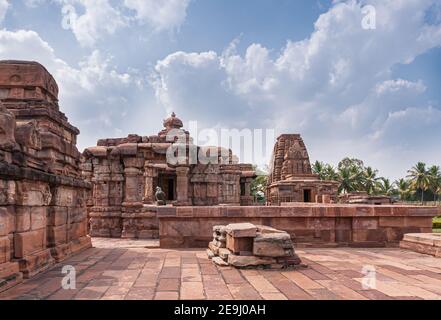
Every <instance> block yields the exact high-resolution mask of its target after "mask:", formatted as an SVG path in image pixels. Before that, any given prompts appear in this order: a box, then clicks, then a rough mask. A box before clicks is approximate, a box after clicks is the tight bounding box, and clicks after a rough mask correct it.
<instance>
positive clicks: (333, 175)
mask: <svg viewBox="0 0 441 320" xmlns="http://www.w3.org/2000/svg"><path fill="white" fill-rule="evenodd" d="M323 172H324V176H325V177H326V180H331V181H337V180H338V173H337V171H336V170H335V168H334V167H333V166H331V165H330V164H327V165H326V166H325V168H324V170H323Z"/></svg>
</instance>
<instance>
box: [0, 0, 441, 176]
mask: <svg viewBox="0 0 441 320" xmlns="http://www.w3.org/2000/svg"><path fill="white" fill-rule="evenodd" d="M366 8H369V9H370V11H366ZM372 8H373V9H374V13H375V15H374V16H372V12H373V11H372V10H371V9H372ZM368 15H369V16H368ZM372 17H374V19H372ZM366 18H369V20H368V23H369V24H368V26H369V27H368V28H367V27H366V21H367V20H366ZM440 46H441V3H440V1H439V0H365V1H363V0H359V1H357V0H348V1H337V0H334V1H332V0H317V1H312V0H300V1H298V0H278V1H273V0H223V1H219V0H93V1H92V0H0V59H22V60H34V61H38V62H40V63H42V64H43V65H44V66H46V68H47V69H48V70H49V71H50V72H51V73H52V75H53V76H54V77H55V78H56V80H57V82H58V84H59V87H60V108H61V110H62V111H63V112H64V113H65V114H66V115H67V116H68V118H69V120H70V122H71V123H72V124H73V125H75V126H77V127H78V128H79V129H80V131H81V134H80V136H79V138H78V147H79V149H80V150H83V149H84V148H86V147H88V146H92V145H95V144H96V141H97V140H98V139H101V138H106V137H123V136H127V135H128V134H132V133H136V134H139V135H153V134H156V133H157V132H158V131H160V130H161V129H162V120H163V119H164V118H166V117H167V116H168V115H169V114H170V113H171V112H172V111H174V112H175V113H176V114H177V115H178V117H180V118H181V119H182V120H183V121H184V124H185V126H186V127H188V126H189V124H188V121H197V125H198V129H203V128H216V129H218V130H220V129H221V128H229V129H238V130H242V129H263V130H266V129H270V130H274V131H275V134H276V135H278V134H281V133H300V134H302V136H303V139H304V141H305V143H306V145H307V147H308V151H309V154H310V157H311V160H312V161H315V160H320V161H325V162H329V163H332V164H334V165H337V164H338V162H339V161H340V160H341V159H342V158H344V157H347V156H349V157H356V158H360V159H362V160H364V162H365V164H366V165H369V166H372V167H374V168H377V169H379V171H380V174H381V175H383V176H387V177H389V178H391V179H396V178H399V177H403V176H405V175H406V174H407V170H408V169H410V167H411V166H413V165H414V164H416V163H417V162H418V161H423V162H426V163H427V164H429V165H432V164H437V165H441V147H440V145H441V143H440V142H441V90H439V88H440V87H441V48H440ZM202 144H203V141H202ZM272 146H273V141H270V142H269V143H268V146H267V147H265V151H266V152H265V153H264V154H263V155H262V156H258V155H257V156H254V157H253V159H252V161H253V162H254V163H255V164H258V165H260V166H262V165H264V164H265V163H268V161H269V156H270V154H271V150H272ZM237 152H238V153H239V154H240V152H239V150H237Z"/></svg>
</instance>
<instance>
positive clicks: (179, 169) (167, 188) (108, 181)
mask: <svg viewBox="0 0 441 320" xmlns="http://www.w3.org/2000/svg"><path fill="white" fill-rule="evenodd" d="M182 127H183V124H182V121H181V120H180V119H179V118H177V117H176V115H175V114H172V116H171V117H169V118H168V119H166V120H164V129H163V130H162V131H161V132H159V133H158V134H157V135H153V136H144V137H141V136H138V135H129V136H128V137H126V138H117V139H105V140H99V141H98V146H96V147H91V148H87V149H86V150H85V152H84V163H83V164H82V169H83V176H84V177H85V178H86V180H87V181H89V182H90V183H92V185H93V190H92V207H91V208H90V217H91V220H90V227H91V235H94V236H106V237H108V236H110V237H121V236H123V237H136V238H152V237H153V238H154V237H157V236H158V222H157V219H156V215H155V214H152V210H154V208H152V206H153V205H154V204H155V203H156V201H155V190H156V188H157V187H160V188H161V189H162V190H163V191H164V192H165V195H166V199H167V203H168V204H170V205H174V206H216V205H236V206H240V205H250V204H252V202H253V197H252V196H251V182H252V180H253V178H254V177H255V172H254V169H253V166H252V165H251V164H238V163H235V162H236V161H235V159H236V157H235V156H233V154H232V152H231V150H225V149H222V148H218V147H204V148H202V147H199V146H195V145H193V143H192V139H191V137H190V136H189V133H188V132H187V131H185V130H183V129H182ZM171 133H174V134H176V137H177V138H179V137H183V138H184V139H183V143H182V145H181V147H183V150H184V155H183V156H182V157H180V158H179V159H178V160H179V161H177V162H176V163H173V161H170V154H168V155H167V152H168V150H170V147H171V146H172V144H174V145H177V143H175V142H176V140H175V139H167V136H169V134H171ZM168 140H169V141H168ZM192 153H193V154H196V155H204V156H205V158H206V159H207V160H208V161H206V162H205V163H201V159H200V157H199V156H198V157H194V159H196V161H193V162H192V161H191V154H192ZM172 156H174V154H173V155H172ZM213 157H214V158H213ZM205 158H204V159H205Z"/></svg>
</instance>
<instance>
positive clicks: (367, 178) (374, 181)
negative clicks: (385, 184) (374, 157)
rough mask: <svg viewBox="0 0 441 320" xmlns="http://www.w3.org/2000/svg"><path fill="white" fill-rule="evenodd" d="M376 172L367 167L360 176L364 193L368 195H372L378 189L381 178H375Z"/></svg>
mask: <svg viewBox="0 0 441 320" xmlns="http://www.w3.org/2000/svg"><path fill="white" fill-rule="evenodd" d="M377 174H378V170H374V169H372V167H367V168H366V169H365V170H364V171H363V174H362V176H361V179H362V185H363V187H364V191H366V192H367V193H368V194H373V193H375V191H376V190H377V189H378V188H379V186H380V184H379V180H380V179H381V178H379V177H377Z"/></svg>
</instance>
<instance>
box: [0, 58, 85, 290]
mask: <svg viewBox="0 0 441 320" xmlns="http://www.w3.org/2000/svg"><path fill="white" fill-rule="evenodd" d="M78 134H79V130H78V129H77V128H75V127H73V126H72V125H70V124H69V122H68V120H67V118H66V117H65V115H64V114H63V113H61V112H60V110H59V106H58V86H57V84H56V82H55V80H54V78H53V77H52V76H51V75H50V74H49V73H48V72H47V70H46V69H45V68H44V67H43V66H42V65H40V64H38V63H35V62H22V61H0V291H2V290H5V289H6V288H8V287H10V286H12V285H15V284H16V283H17V282H20V281H21V279H22V278H23V277H25V278H28V277H31V276H32V275H34V274H36V273H37V272H40V271H42V270H44V269H47V268H48V267H50V266H51V265H53V264H54V263H55V262H58V261H61V260H63V259H65V258H66V257H68V256H70V255H72V254H73V253H75V252H78V251H80V250H82V249H85V248H89V247H91V241H90V238H89V237H88V236H87V221H86V220H87V207H86V199H87V198H88V193H89V191H90V184H89V183H87V182H85V181H84V180H83V179H82V178H81V171H80V156H81V154H80V153H79V152H78V150H77V148H76V146H75V145H76V138H77V135H78Z"/></svg>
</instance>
